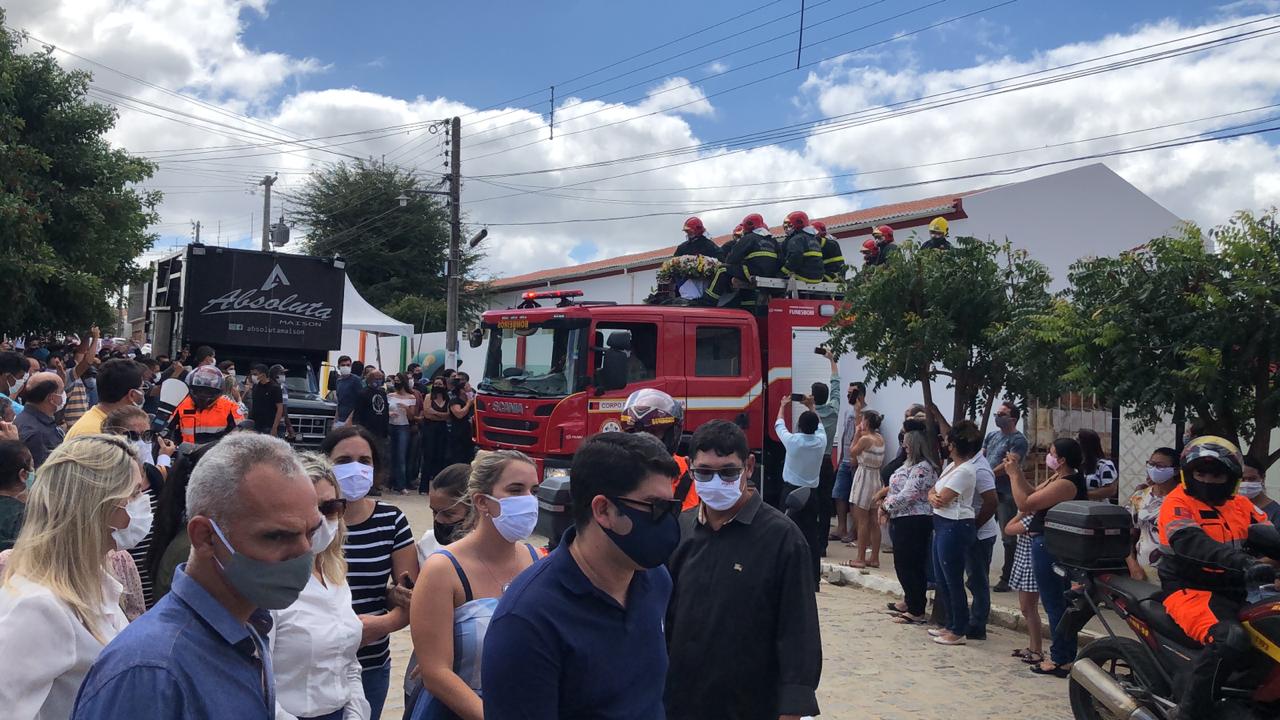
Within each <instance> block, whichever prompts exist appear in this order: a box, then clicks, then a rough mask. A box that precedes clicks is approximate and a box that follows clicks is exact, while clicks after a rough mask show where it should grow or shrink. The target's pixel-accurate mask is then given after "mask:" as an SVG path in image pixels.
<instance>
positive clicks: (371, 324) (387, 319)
mask: <svg viewBox="0 0 1280 720" xmlns="http://www.w3.org/2000/svg"><path fill="white" fill-rule="evenodd" d="M343 282H345V283H346V288H345V289H344V291H343V294H342V329H343V330H364V331H365V332H370V333H375V334H377V335H413V325H412V324H411V323H406V322H400V321H399V320H396V319H395V318H393V317H391V316H390V315H387V314H386V313H384V312H382V311H381V310H379V309H378V308H376V307H374V306H372V305H370V304H369V301H368V300H365V299H364V298H363V297H361V296H360V293H358V292H356V287H355V286H354V285H352V284H351V278H343Z"/></svg>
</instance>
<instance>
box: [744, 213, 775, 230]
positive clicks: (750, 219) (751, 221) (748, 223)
mask: <svg viewBox="0 0 1280 720" xmlns="http://www.w3.org/2000/svg"><path fill="white" fill-rule="evenodd" d="M768 229H769V225H768V224H767V223H765V221H764V216H763V215H761V214H760V213H751V214H750V215H748V216H746V217H744V218H742V231H743V232H751V231H752V230H768Z"/></svg>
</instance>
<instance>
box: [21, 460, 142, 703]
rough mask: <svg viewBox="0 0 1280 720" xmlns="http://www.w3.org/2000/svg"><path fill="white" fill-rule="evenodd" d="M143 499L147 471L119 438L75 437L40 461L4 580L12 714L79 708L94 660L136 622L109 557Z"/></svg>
mask: <svg viewBox="0 0 1280 720" xmlns="http://www.w3.org/2000/svg"><path fill="white" fill-rule="evenodd" d="M139 501H140V503H141V504H143V505H145V503H146V496H144V495H143V494H142V470H141V468H140V467H139V465H138V461H137V455H136V454H135V452H134V450H133V448H131V447H130V446H129V445H128V444H127V443H126V442H125V441H124V440H122V439H120V438H118V437H113V436H107V435H82V436H80V437H77V438H73V439H71V440H68V441H66V442H64V443H63V444H62V445H60V446H59V447H58V448H56V449H55V450H54V451H53V452H52V453H51V454H50V455H49V458H48V459H47V460H45V462H44V464H43V465H41V466H40V475H39V478H38V479H37V481H36V483H35V484H34V485H33V486H32V487H31V490H30V491H29V493H28V495H27V507H26V511H27V515H26V520H25V521H24V522H23V525H22V531H21V532H20V533H19V534H18V539H17V542H16V543H15V544H14V547H13V552H12V554H10V555H9V557H8V560H7V562H6V563H5V569H4V577H3V580H0V658H6V659H7V662H6V669H5V679H4V682H2V683H0V708H3V711H0V714H2V715H3V716H4V717H5V718H9V719H11V720H30V719H32V718H35V719H38V720H44V719H46V718H47V719H49V720H52V719H54V718H57V720H65V718H67V717H69V716H70V715H71V708H72V706H73V705H74V704H75V699H76V693H77V691H79V689H80V683H81V682H83V681H84V676H85V673H87V672H88V671H89V666H90V665H92V664H93V661H94V660H95V659H96V658H97V657H98V653H100V652H101V651H102V648H103V646H105V645H106V644H107V643H108V642H110V641H111V639H112V638H114V637H115V636H116V635H117V634H118V633H119V632H120V631H121V630H123V629H124V627H125V625H126V624H127V622H128V621H127V620H126V619H125V615H124V612H123V611H122V610H121V609H120V593H121V591H122V590H123V588H122V586H121V585H120V583H119V582H118V581H116V579H115V578H114V577H112V576H111V574H110V573H109V572H108V570H107V568H106V566H105V562H106V558H107V551H109V550H114V549H115V548H116V546H117V545H118V544H120V541H119V539H118V538H119V536H120V534H121V533H120V531H121V530H124V529H125V528H127V527H129V524H130V516H131V514H138V513H139V512H140V511H139V510H138V506H139Z"/></svg>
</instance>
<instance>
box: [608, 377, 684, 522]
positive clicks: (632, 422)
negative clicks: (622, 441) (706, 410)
mask: <svg viewBox="0 0 1280 720" xmlns="http://www.w3.org/2000/svg"><path fill="white" fill-rule="evenodd" d="M620 420H621V423H622V431H623V432H629V433H637V432H644V433H649V434H650V435H653V436H654V437H656V438H658V439H659V440H661V441H662V444H663V445H666V446H667V450H668V451H670V452H671V457H672V459H673V460H675V461H676V465H679V466H680V476H679V477H677V478H676V481H675V483H674V484H673V485H672V488H673V489H674V490H675V494H676V497H681V491H682V490H683V492H684V495H683V498H682V500H683V502H682V504H681V509H682V510H688V509H690V508H695V507H697V506H698V502H699V500H698V492H697V491H696V490H695V489H694V483H693V482H692V480H693V478H692V476H690V475H689V459H688V458H686V457H683V456H681V455H677V454H676V451H677V450H678V449H679V448H680V438H681V436H682V435H683V434H684V406H682V405H681V404H680V403H678V402H676V400H675V398H673V397H671V396H670V395H668V394H666V393H664V392H662V391H661V390H657V389H654V388H641V389H639V390H637V391H635V392H633V393H631V396H630V397H628V398H627V401H626V403H624V404H623V406H622V417H621V418H620Z"/></svg>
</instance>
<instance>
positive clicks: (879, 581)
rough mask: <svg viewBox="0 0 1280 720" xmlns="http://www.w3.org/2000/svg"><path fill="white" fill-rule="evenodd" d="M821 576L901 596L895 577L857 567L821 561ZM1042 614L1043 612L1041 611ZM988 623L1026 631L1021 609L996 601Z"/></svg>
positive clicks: (1085, 634)
mask: <svg viewBox="0 0 1280 720" xmlns="http://www.w3.org/2000/svg"><path fill="white" fill-rule="evenodd" d="M822 576H823V577H825V578H826V580H827V583H828V584H829V585H833V586H835V587H857V588H863V589H865V590H871V591H873V592H878V593H884V594H885V595H893V596H896V597H902V585H901V583H899V582H898V581H897V580H896V579H894V578H891V577H886V576H884V575H877V574H875V573H872V572H868V573H866V574H863V572H862V571H859V570H858V569H857V568H851V567H846V566H844V565H832V564H831V563H826V562H824V563H822ZM1042 614H1043V613H1042ZM987 623H988V624H990V625H997V626H999V627H1002V628H1006V629H1008V630H1015V631H1017V632H1026V631H1027V621H1026V618H1024V617H1022V611H1020V610H1015V609H1013V608H1007V607H1003V606H1001V605H997V604H996V603H994V602H993V603H991V615H990V617H989V618H988V620H987ZM1044 636H1045V638H1046V639H1048V638H1049V637H1051V636H1052V633H1051V632H1050V630H1049V626H1048V625H1045V626H1044ZM1097 637H1098V636H1097V635H1096V634H1095V633H1092V632H1089V631H1087V630H1085V631H1081V633H1080V644H1081V645H1085V644H1087V643H1088V642H1089V641H1091V640H1094V639H1097Z"/></svg>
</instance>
